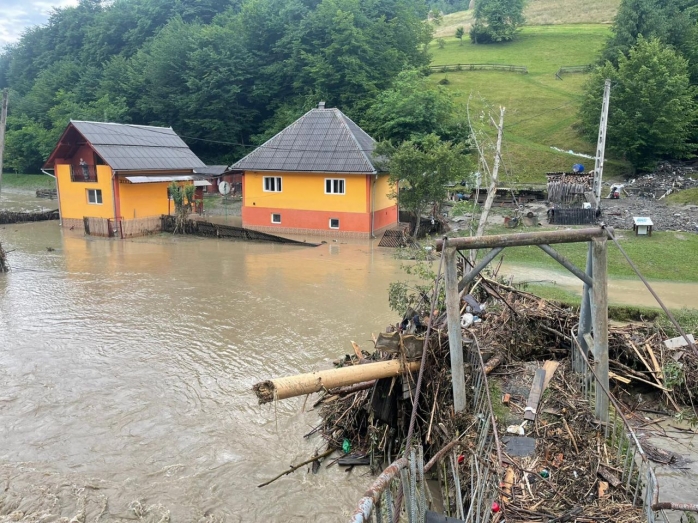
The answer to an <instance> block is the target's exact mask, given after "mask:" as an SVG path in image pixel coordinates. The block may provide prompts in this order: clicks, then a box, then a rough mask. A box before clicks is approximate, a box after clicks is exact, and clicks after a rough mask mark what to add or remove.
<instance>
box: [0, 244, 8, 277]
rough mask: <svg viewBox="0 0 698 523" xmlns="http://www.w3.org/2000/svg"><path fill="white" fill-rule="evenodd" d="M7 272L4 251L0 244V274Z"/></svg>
mask: <svg viewBox="0 0 698 523" xmlns="http://www.w3.org/2000/svg"><path fill="white" fill-rule="evenodd" d="M9 270H10V266H9V265H8V264H7V256H6V255H5V250H4V249H3V248H2V243H0V272H8V271H9Z"/></svg>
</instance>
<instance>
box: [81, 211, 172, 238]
mask: <svg viewBox="0 0 698 523" xmlns="http://www.w3.org/2000/svg"><path fill="white" fill-rule="evenodd" d="M83 226H84V228H85V234H87V235H88V236H104V237H107V238H133V237H135V236H147V235H148V234H153V233H156V232H160V229H161V227H162V220H161V218H160V216H148V217H146V218H135V219H133V220H124V219H123V218H117V219H116V220H114V219H107V218H92V217H85V218H83Z"/></svg>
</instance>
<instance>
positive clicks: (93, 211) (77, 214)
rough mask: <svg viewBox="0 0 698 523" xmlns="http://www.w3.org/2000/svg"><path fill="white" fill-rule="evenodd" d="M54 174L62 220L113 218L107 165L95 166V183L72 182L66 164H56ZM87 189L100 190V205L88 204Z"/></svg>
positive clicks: (68, 167)
mask: <svg viewBox="0 0 698 523" xmlns="http://www.w3.org/2000/svg"><path fill="white" fill-rule="evenodd" d="M54 173H55V175H56V180H57V181H58V194H59V198H58V204H59V206H60V212H61V217H62V218H66V219H76V220H82V219H83V218H84V217H85V216H90V217H93V218H114V196H113V192H112V174H111V169H110V168H109V166H108V165H98V166H97V182H96V183H95V182H81V181H76V182H74V181H72V180H71V179H70V165H68V164H59V163H56V165H55V168H54ZM87 189H100V190H101V191H102V203H101V204H92V203H88V201H87Z"/></svg>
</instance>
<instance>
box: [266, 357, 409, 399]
mask: <svg viewBox="0 0 698 523" xmlns="http://www.w3.org/2000/svg"><path fill="white" fill-rule="evenodd" d="M419 366H420V362H418V361H413V362H410V363H407V364H403V362H402V361H400V360H388V361H378V362H375V363H367V364H365V365H354V366H350V367H340V368H338V369H328V370H321V371H317V372H310V373H308V374H299V375H297V376H288V377H286V378H277V379H275V380H268V381H263V382H261V383H257V384H256V385H254V386H253V387H252V390H253V391H254V392H255V394H257V398H258V399H259V403H260V404H263V403H269V402H271V401H274V400H275V399H279V400H283V399H286V398H293V397H295V396H303V395H305V394H312V393H313V392H320V391H322V390H326V389H334V388H337V387H345V386H347V385H354V384H356V383H361V382H365V381H370V380H375V379H380V378H391V377H393V376H399V375H400V374H402V373H404V372H414V371H416V370H419Z"/></svg>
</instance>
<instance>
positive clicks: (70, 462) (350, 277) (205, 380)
mask: <svg viewBox="0 0 698 523" xmlns="http://www.w3.org/2000/svg"><path fill="white" fill-rule="evenodd" d="M2 199H3V207H5V208H7V207H15V208H17V207H20V208H21V207H27V206H29V207H31V206H32V205H34V206H35V207H34V208H36V207H40V206H46V207H50V206H51V204H52V203H54V202H49V201H37V200H34V199H33V198H27V197H26V196H23V195H21V194H17V193H11V192H10V193H8V192H6V191H5V192H3V194H2ZM0 241H2V243H3V245H4V247H5V249H7V250H11V251H13V252H11V254H10V263H11V264H12V266H13V269H14V270H13V271H12V272H10V273H9V274H6V275H3V276H0V442H1V444H0V521H5V520H7V521H16V520H24V521H55V520H57V519H58V518H60V517H65V518H68V519H67V520H66V521H68V520H72V521H76V522H84V521H149V522H150V521H152V522H160V521H168V519H171V520H172V521H187V522H189V521H197V522H198V521H200V522H204V521H208V522H213V521H233V522H235V521H245V522H247V521H260V522H261V521H264V522H286V521H306V520H307V521H323V522H334V521H346V520H347V516H348V515H349V514H350V512H351V511H352V509H353V507H354V506H355V503H356V502H357V500H358V499H359V497H360V495H361V493H362V492H363V490H365V488H366V486H367V485H368V484H369V483H370V482H371V478H369V477H367V476H365V475H364V474H365V471H364V469H361V468H357V469H356V470H354V471H353V472H352V473H350V474H347V473H345V472H343V471H342V470H340V469H339V468H338V467H336V466H335V467H332V468H330V469H327V470H325V469H323V470H322V472H321V473H320V474H318V475H312V474H309V473H308V472H307V471H305V470H299V471H298V472H296V473H295V474H294V475H292V476H287V477H285V478H282V479H280V480H279V481H277V482H276V483H273V484H272V485H270V486H268V487H266V488H264V489H258V488H257V487H256V485H257V484H259V483H261V482H263V481H265V480H267V479H270V478H272V477H274V476H275V475H276V474H278V473H279V472H281V471H282V470H284V469H285V468H286V467H287V466H288V465H289V464H290V463H293V462H298V461H302V460H304V459H306V458H307V457H309V456H310V455H311V454H312V452H313V451H314V450H315V449H316V448H320V447H321V446H322V442H321V440H320V439H319V438H318V437H317V436H314V437H313V438H311V439H310V440H304V439H303V437H302V435H303V434H304V433H306V432H309V431H310V430H311V429H312V428H313V426H314V425H315V424H316V423H317V415H316V413H313V412H303V401H302V400H301V399H298V400H285V401H282V402H279V403H278V405H275V406H274V405H272V406H264V407H260V406H258V405H257V401H256V399H255V397H254V395H253V394H252V392H251V391H250V387H251V386H252V385H253V384H254V383H256V382H258V381H261V380H264V379H267V378H269V377H274V376H283V375H289V374H295V373H299V372H306V371H311V370H315V369H319V368H326V367H328V366H330V362H331V360H332V359H333V358H336V357H337V356H338V355H341V354H344V353H346V352H350V351H351V345H350V340H354V341H357V342H358V343H359V344H360V345H362V346H365V347H368V346H369V343H370V342H369V341H368V340H369V339H370V335H371V332H378V331H379V330H380V329H382V328H384V327H385V325H387V324H388V323H390V322H395V321H396V319H397V318H396V317H395V315H394V314H392V313H391V311H390V310H389V308H388V304H387V285H388V283H389V282H390V281H393V280H395V279H396V278H397V277H399V276H400V275H401V273H400V271H399V262H398V261H396V260H395V259H394V258H393V252H392V250H390V249H382V248H379V247H377V245H376V242H375V241H373V242H370V241H347V240H342V241H340V242H332V241H330V242H329V243H328V244H325V245H322V246H320V247H317V248H310V247H295V246H286V245H271V244H263V243H243V242H230V241H215V240H209V239H198V238H182V237H172V236H168V235H162V236H154V237H148V238H140V239H136V240H129V241H114V240H106V239H91V238H85V237H83V236H82V234H76V233H73V232H70V231H64V232H62V231H61V230H60V229H59V227H58V224H57V223H56V222H43V223H32V224H22V225H4V226H0ZM549 278H550V273H549V272H548V273H547V277H546V279H549ZM694 296H695V294H694ZM306 410H307V409H306Z"/></svg>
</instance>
